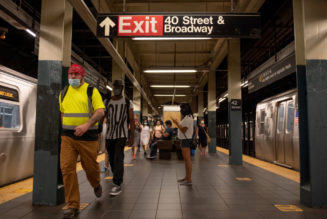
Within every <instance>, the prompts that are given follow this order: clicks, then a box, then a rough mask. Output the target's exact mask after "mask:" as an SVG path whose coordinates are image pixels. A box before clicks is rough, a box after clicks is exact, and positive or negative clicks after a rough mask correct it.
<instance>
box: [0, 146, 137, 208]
mask: <svg viewBox="0 0 327 219" xmlns="http://www.w3.org/2000/svg"><path fill="white" fill-rule="evenodd" d="M130 149H131V147H125V151H128V150H130ZM104 158H105V154H104V153H103V154H99V155H98V158H97V162H99V163H100V162H101V161H104ZM81 170H83V168H82V165H81V162H77V164H76V172H79V171H81ZM32 191H33V177H30V178H28V179H25V180H22V181H19V182H16V183H13V184H10V185H7V186H3V187H0V205H1V204H3V203H5V202H7V201H10V200H13V199H15V198H18V197H20V196H23V195H25V194H27V193H30V192H32Z"/></svg>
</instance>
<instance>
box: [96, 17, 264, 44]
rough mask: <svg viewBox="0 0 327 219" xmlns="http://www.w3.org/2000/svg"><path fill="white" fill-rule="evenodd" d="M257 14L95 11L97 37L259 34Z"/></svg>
mask: <svg viewBox="0 0 327 219" xmlns="http://www.w3.org/2000/svg"><path fill="white" fill-rule="evenodd" d="M260 28H261V27H260V15H258V14H253V13H250V14H249V13H246V14H244V13H242V14H234V13H233V14H197V13H193V14H121V15H117V14H99V15H98V18H97V37H110V38H113V37H213V38H231V37H233V38H259V37H260Z"/></svg>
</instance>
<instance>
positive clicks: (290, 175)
mask: <svg viewBox="0 0 327 219" xmlns="http://www.w3.org/2000/svg"><path fill="white" fill-rule="evenodd" d="M217 151H219V152H221V153H224V154H227V155H228V154H229V150H227V149H225V148H222V147H217ZM242 158H243V161H245V162H247V163H249V164H252V165H254V166H257V167H260V168H262V169H264V170H267V171H269V172H271V173H275V174H277V175H280V176H282V177H285V178H287V179H289V180H292V181H294V182H297V183H300V173H299V172H298V171H295V170H291V169H287V168H285V167H281V166H277V165H275V164H272V163H269V162H266V161H262V160H259V159H257V158H254V157H250V156H247V155H243V156H242Z"/></svg>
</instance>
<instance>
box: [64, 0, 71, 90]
mask: <svg viewBox="0 0 327 219" xmlns="http://www.w3.org/2000/svg"><path fill="white" fill-rule="evenodd" d="M72 27H73V7H72V6H71V4H70V3H69V2H68V1H66V5H65V18H64V28H65V30H64V46H63V61H62V87H64V86H66V85H67V84H68V69H69V66H70V65H71V57H72Z"/></svg>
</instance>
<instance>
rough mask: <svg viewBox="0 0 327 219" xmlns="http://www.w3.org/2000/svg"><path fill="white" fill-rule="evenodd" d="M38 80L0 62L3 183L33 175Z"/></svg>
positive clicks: (0, 175) (0, 177)
mask: <svg viewBox="0 0 327 219" xmlns="http://www.w3.org/2000/svg"><path fill="white" fill-rule="evenodd" d="M36 91H37V80H36V79H35V78H31V77H28V76H26V75H23V74H21V73H18V72H16V71H13V70H11V69H8V68H6V67H4V66H1V65H0V186H2V185H5V184H8V183H11V182H14V181H17V180H20V179H24V178H26V177H30V176H32V175H33V161H34V159H33V157H34V137H35V118H36V117H35V116H36V115H35V114H36V95H37V93H36Z"/></svg>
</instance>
